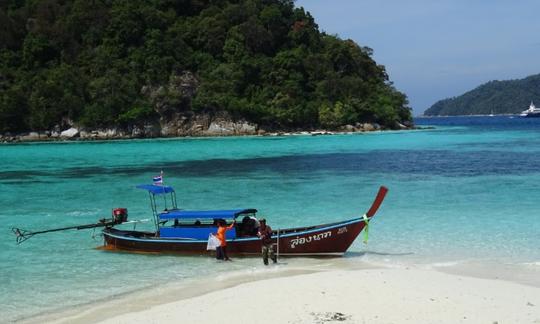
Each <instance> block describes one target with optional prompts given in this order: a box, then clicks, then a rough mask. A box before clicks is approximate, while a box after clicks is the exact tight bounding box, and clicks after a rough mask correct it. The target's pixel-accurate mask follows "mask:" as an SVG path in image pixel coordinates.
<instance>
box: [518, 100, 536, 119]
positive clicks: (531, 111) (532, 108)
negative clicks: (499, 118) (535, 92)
mask: <svg viewBox="0 0 540 324" xmlns="http://www.w3.org/2000/svg"><path fill="white" fill-rule="evenodd" d="M519 115H520V116H521V117H540V108H536V106H535V105H534V103H533V102H532V101H531V105H530V106H529V109H527V110H524V111H522V112H521V114H519Z"/></svg>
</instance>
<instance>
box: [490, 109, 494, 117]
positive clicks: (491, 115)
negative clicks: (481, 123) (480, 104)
mask: <svg viewBox="0 0 540 324" xmlns="http://www.w3.org/2000/svg"><path fill="white" fill-rule="evenodd" d="M493 116H495V115H494V114H493V109H491V114H489V117H493Z"/></svg>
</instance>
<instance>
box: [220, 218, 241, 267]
mask: <svg viewBox="0 0 540 324" xmlns="http://www.w3.org/2000/svg"><path fill="white" fill-rule="evenodd" d="M234 224H236V220H234V221H233V222H232V224H231V225H229V226H227V223H226V222H225V221H224V220H223V219H221V220H219V221H218V230H217V234H216V237H217V238H218V240H219V241H220V242H221V244H220V246H218V247H216V259H218V260H225V261H231V259H229V256H228V255H227V238H226V232H227V231H228V230H230V229H231V228H233V227H234Z"/></svg>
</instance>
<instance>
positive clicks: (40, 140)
mask: <svg viewBox="0 0 540 324" xmlns="http://www.w3.org/2000/svg"><path fill="white" fill-rule="evenodd" d="M433 129H435V127H433V126H415V127H411V128H406V129H376V130H369V131H328V130H318V131H297V132H296V131H295V132H269V133H265V134H216V135H185V136H156V137H133V136H124V137H103V138H95V137H88V138H81V137H73V138H67V137H65V138H64V137H33V138H31V139H28V138H19V137H20V136H21V135H13V136H11V135H10V136H9V137H10V138H9V139H6V138H7V137H6V136H4V137H2V136H1V135H0V145H2V144H4V145H6V144H26V143H29V144H47V143H100V142H111V141H129V140H175V139H184V138H186V139H205V138H229V137H261V138H264V137H280V136H335V135H367V134H376V133H389V132H403V131H422V130H433Z"/></svg>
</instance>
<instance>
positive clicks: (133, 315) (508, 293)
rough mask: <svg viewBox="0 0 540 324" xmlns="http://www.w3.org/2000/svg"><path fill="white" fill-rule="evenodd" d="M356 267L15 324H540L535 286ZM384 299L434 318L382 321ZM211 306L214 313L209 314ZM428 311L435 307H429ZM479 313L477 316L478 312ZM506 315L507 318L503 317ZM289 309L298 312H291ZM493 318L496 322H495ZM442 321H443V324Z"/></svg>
mask: <svg viewBox="0 0 540 324" xmlns="http://www.w3.org/2000/svg"><path fill="white" fill-rule="evenodd" d="M285 260H287V259H285ZM356 261H357V260H351V259H349V260H347V259H341V258H340V259H331V260H328V261H324V260H322V261H321V260H320V259H315V260H313V262H311V261H308V262H307V264H305V265H303V266H302V265H289V264H288V263H287V261H285V262H283V263H281V264H278V265H277V266H270V267H262V268H259V267H254V268H250V269H246V270H242V271H234V272H224V273H223V274H221V275H219V276H217V277H211V278H192V279H189V280H186V281H183V282H173V283H170V284H162V285H160V286H157V287H152V288H149V289H143V290H139V291H135V292H129V293H126V294H122V295H120V296H114V297H112V298H109V299H108V300H101V301H97V302H91V303H88V304H84V305H80V306H76V307H70V308H67V309H63V310H55V311H51V312H48V313H44V314H40V315H37V316H32V317H28V318H24V319H19V320H17V322H19V323H44V322H45V323H57V324H58V323H111V324H112V323H132V322H135V321H139V322H141V321H142V322H147V321H154V322H158V323H173V322H186V321H187V322H192V321H197V322H203V323H206V322H214V321H221V322H223V323H233V322H238V319H234V320H230V319H231V318H229V320H230V321H228V320H227V319H225V320H224V321H223V318H221V319H220V316H222V315H223V314H224V313H225V314H226V313H228V312H230V310H231V309H234V305H235V304H236V305H237V306H240V305H245V304H246V303H247V304H249V305H251V306H250V307H248V308H247V309H245V311H246V312H248V313H249V314H250V315H249V316H248V315H246V316H247V317H246V318H244V319H245V320H248V318H257V313H260V312H262V311H263V309H264V307H265V305H267V304H268V303H270V304H272V305H276V307H277V308H278V310H279V312H278V314H275V312H277V310H276V311H275V312H274V313H273V315H272V316H270V318H269V320H268V321H264V319H263V320H261V321H259V322H257V323H278V322H279V323H281V322H290V323H323V322H325V321H324V320H323V319H324V316H326V315H328V314H330V315H328V316H330V318H331V317H332V316H333V317H336V316H337V317H339V316H343V321H344V322H345V323H357V322H361V321H360V320H366V319H367V322H369V323H388V322H393V323H409V322H410V323H431V322H439V323H456V322H459V321H461V320H464V319H462V318H461V317H459V316H458V314H464V313H465V312H473V310H474V311H475V312H476V315H474V316H476V318H475V317H474V316H473V315H472V314H471V315H469V316H467V318H468V319H469V320H470V319H471V318H472V319H473V322H474V320H476V322H486V323H494V322H497V321H499V323H505V322H512V323H525V322H526V323H540V286H538V285H534V284H526V283H519V280H518V281H508V280H505V279H504V277H503V278H502V279H499V277H498V276H490V275H487V276H485V277H478V276H475V275H474V271H472V272H471V273H470V274H469V275H464V274H463V272H462V271H455V270H454V271H446V270H447V269H446V268H444V267H443V268H436V267H431V268H426V267H422V266H420V265H411V266H404V267H397V268H396V267H394V268H391V267H383V266H379V265H373V264H369V263H366V262H363V261H361V262H356ZM490 277H491V278H490ZM291 287H295V288H291ZM455 288H457V289H455ZM355 290H358V294H359V296H363V292H364V291H365V292H367V293H369V294H370V296H371V298H370V299H368V300H365V301H362V300H358V302H357V304H364V305H365V306H368V309H369V310H370V311H372V312H371V313H370V314H365V313H363V312H357V311H356V310H355V309H357V308H358V307H357V305H356V304H355V303H353V302H352V301H354V300H356V299H358V298H359V297H358V296H355V295H354V294H353V292H354V291H355ZM323 291H324V293H322V292H323ZM443 295H445V296H443ZM285 296H287V297H285ZM301 296H306V297H309V298H307V299H305V300H307V302H304V301H302V302H300V301H301V300H302V298H301ZM330 296H332V300H333V302H334V304H333V306H332V307H330V308H327V309H326V310H324V311H322V312H317V309H319V308H323V307H324V306H326V305H327V304H328V305H330V304H331V303H330V304H329V303H328V300H327V299H328V298H329V297H330ZM293 297H294V298H293ZM284 298H286V300H287V302H286V303H284V305H282V306H281V307H278V305H279V302H280V301H282V300H283V299H284ZM111 299H112V300H111ZM386 299H394V300H393V301H392V302H391V303H393V304H394V305H395V306H396V307H398V308H399V309H401V310H404V309H407V310H408V309H409V308H411V307H412V308H411V309H412V310H415V311H417V312H422V311H426V310H429V312H430V314H431V315H430V316H431V317H427V318H423V317H415V316H416V315H415V313H414V312H412V313H410V312H408V311H407V312H405V313H396V314H392V316H391V317H386V316H385V315H390V314H386V311H385V310H386V309H387V306H385V305H389V304H390V302H388V304H387V301H385V300H386ZM265 300H266V301H265ZM410 300H415V303H414V304H412V305H409V302H410ZM517 300H520V301H521V304H520V303H517V304H515V305H513V306H512V307H513V308H512V309H510V308H508V307H507V305H508V304H509V303H515V302H516V301H517ZM525 300H526V301H525ZM285 304H286V305H287V306H285ZM531 304H532V306H531ZM208 305H213V306H212V307H210V308H209V307H208ZM355 305H356V306H355ZM441 305H443V306H441ZM338 306H340V307H341V306H343V307H341V308H340V307H338ZM433 306H436V307H435V308H433ZM447 307H451V308H452V309H453V311H452V312H450V311H448V312H447V314H446V315H444V316H443V315H442V313H440V312H441V311H442V310H444V309H446V308H447ZM516 307H517V308H520V307H521V308H522V310H520V311H518V310H517V309H515V311H514V308H516ZM236 308H238V307H236ZM240 308H242V307H240ZM432 308H433V309H432ZM478 308H480V309H482V311H477V310H478ZM505 308H506V311H505V312H502V310H504V309H505ZM254 309H258V310H256V311H255V310H254ZM290 309H296V310H295V311H294V312H293V313H291V312H290ZM299 310H303V311H302V312H300V311H299ZM435 310H437V311H435ZM525 311H533V312H532V314H538V316H537V318H527V321H524V318H521V317H515V316H514V317H508V316H506V315H505V314H506V313H508V314H513V313H519V312H521V313H523V312H525ZM299 312H300V313H299ZM494 312H495V315H493V313H494ZM497 312H498V313H497ZM535 312H536V313H535ZM280 314H284V315H283V316H284V317H280V316H281V315H280ZM314 314H315V315H314ZM339 314H342V315H339ZM186 316H187V317H186ZM190 316H192V317H190ZM201 316H202V317H201ZM276 316H277V318H276ZM321 316H322V317H321ZM366 316H367V317H366ZM439 316H441V317H439ZM460 316H461V315H460ZM442 317H445V318H442ZM233 318H234V317H233ZM445 319H446V320H447V322H445V321H444V320H445ZM334 320H336V319H334ZM501 321H502V322H501ZM240 322H242V320H240Z"/></svg>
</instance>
